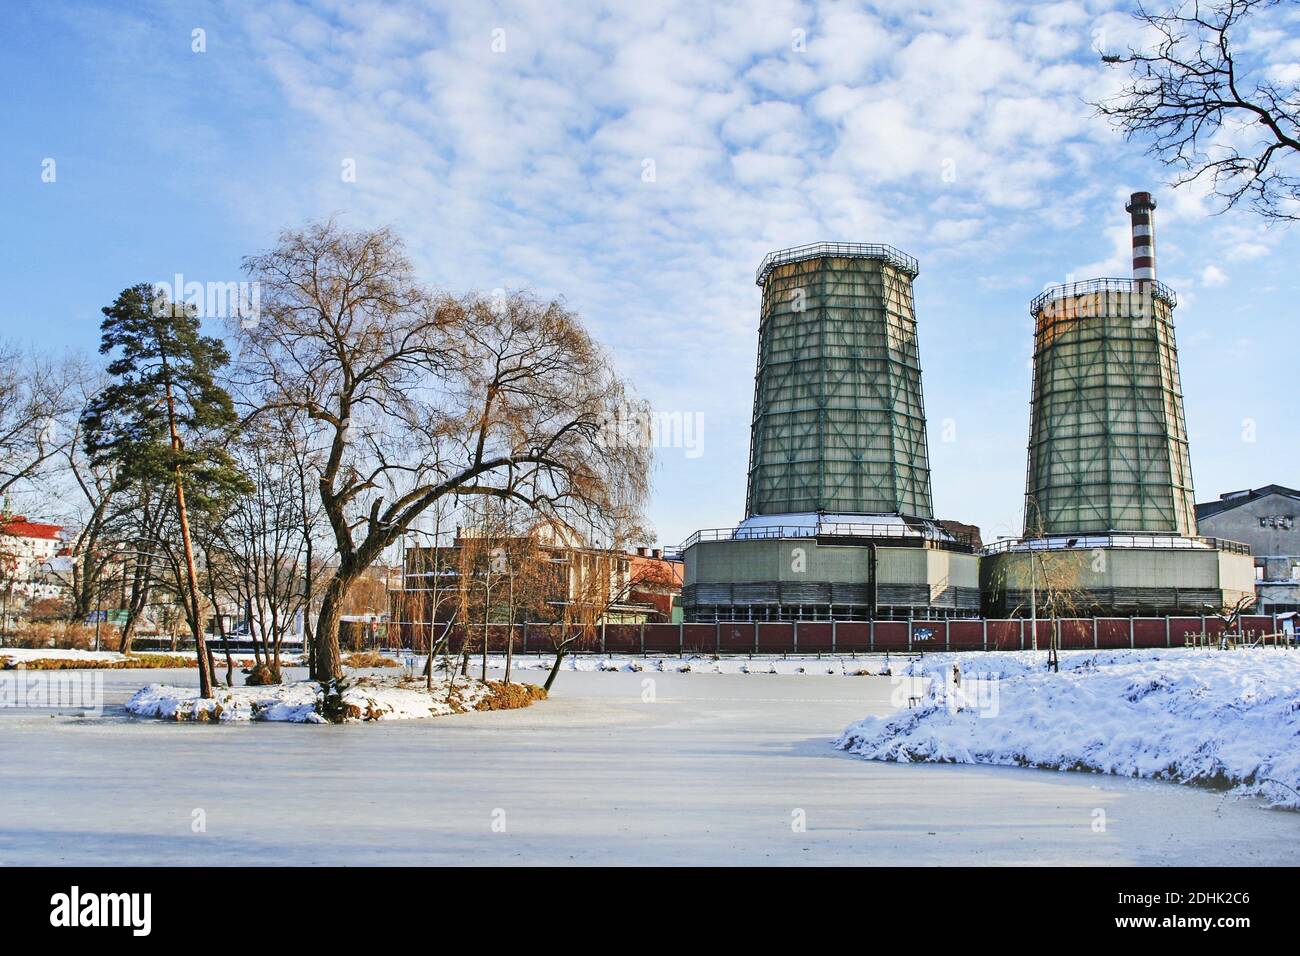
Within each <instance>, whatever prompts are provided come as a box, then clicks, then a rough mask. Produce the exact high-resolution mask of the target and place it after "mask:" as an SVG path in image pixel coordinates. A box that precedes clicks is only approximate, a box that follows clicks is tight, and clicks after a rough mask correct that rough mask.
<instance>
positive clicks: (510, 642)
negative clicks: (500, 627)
mask: <svg viewBox="0 0 1300 956" xmlns="http://www.w3.org/2000/svg"><path fill="white" fill-rule="evenodd" d="M514 659H515V625H514V623H513V622H511V623H510V624H509V625H508V626H507V628H506V679H505V681H506V686H507V687H509V686H510V665H511V664H512V663H514Z"/></svg>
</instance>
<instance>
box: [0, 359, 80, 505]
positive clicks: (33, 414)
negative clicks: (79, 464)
mask: <svg viewBox="0 0 1300 956" xmlns="http://www.w3.org/2000/svg"><path fill="white" fill-rule="evenodd" d="M85 373H86V370H85V367H84V365H83V363H81V362H79V361H77V360H75V359H70V358H69V359H51V358H47V357H44V356H41V355H36V354H32V353H28V352H25V351H23V350H22V349H20V348H18V347H17V346H15V345H10V344H8V343H4V342H0V497H3V496H4V495H6V494H9V493H10V492H12V491H14V490H16V489H17V488H18V487H19V486H20V485H21V484H22V483H24V482H30V480H31V479H33V478H35V477H36V476H37V475H38V474H40V473H41V472H42V471H43V470H44V469H45V468H46V467H47V466H49V465H50V464H52V463H53V462H54V461H55V460H56V459H57V458H58V456H59V455H60V454H61V453H62V452H63V450H64V449H65V448H66V447H67V444H68V442H69V441H70V440H71V434H70V432H69V429H68V427H67V426H68V420H69V416H70V414H76V413H77V412H79V411H80V406H81V403H80V402H79V400H78V399H79V396H78V385H79V384H80V383H82V382H83V381H84V380H85Z"/></svg>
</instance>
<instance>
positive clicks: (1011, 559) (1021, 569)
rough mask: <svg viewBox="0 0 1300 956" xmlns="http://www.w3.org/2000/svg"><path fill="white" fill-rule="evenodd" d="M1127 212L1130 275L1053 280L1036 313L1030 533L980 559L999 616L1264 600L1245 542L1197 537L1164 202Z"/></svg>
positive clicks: (1192, 607)
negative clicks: (1164, 247) (1159, 211)
mask: <svg viewBox="0 0 1300 956" xmlns="http://www.w3.org/2000/svg"><path fill="white" fill-rule="evenodd" d="M1125 208H1126V209H1127V210H1128V212H1129V214H1130V217H1131V224H1132V236H1133V277H1132V278H1131V279H1124V278H1102V279H1088V280H1085V281H1081V282H1073V283H1069V284H1066V285H1058V286H1054V287H1052V288H1049V289H1047V290H1046V291H1045V292H1043V293H1042V294H1041V295H1039V296H1037V297H1036V298H1035V299H1034V300H1033V302H1032V303H1031V305H1030V312H1031V314H1032V316H1033V319H1034V328H1035V332H1034V377H1033V395H1032V404H1031V411H1030V436H1029V456H1028V458H1029V461H1028V468H1027V474H1026V480H1025V524H1024V534H1023V537H1022V538H1021V539H1019V540H1015V541H1005V542H1000V543H998V544H995V545H992V546H990V547H987V548H985V549H984V551H983V554H984V562H983V566H982V569H981V584H982V588H983V591H984V597H985V608H986V611H988V613H990V614H995V615H1012V616H1015V615H1026V614H1030V613H1033V612H1034V611H1035V610H1038V609H1039V608H1041V607H1042V604H1041V603H1040V602H1045V603H1046V604H1047V606H1048V607H1049V608H1050V609H1051V610H1052V612H1053V613H1058V614H1063V613H1072V614H1073V613H1081V614H1094V613H1101V614H1123V615H1129V614H1145V615H1156V614H1179V613H1195V614H1204V613H1206V612H1207V611H1213V612H1218V611H1220V610H1222V609H1224V608H1229V607H1233V606H1234V605H1236V604H1237V603H1238V602H1239V601H1241V600H1242V599H1244V598H1246V597H1248V596H1249V595H1251V594H1253V592H1254V573H1253V570H1252V564H1253V562H1252V560H1251V557H1250V550H1249V548H1248V547H1247V546H1246V545H1245V544H1243V543H1240V542H1236V541H1230V540H1220V539H1216V538H1210V537H1201V536H1199V532H1198V528H1197V516H1196V507H1195V504H1194V496H1193V490H1192V471H1191V459H1190V456H1189V453H1188V445H1187V426H1186V423H1185V421H1184V418H1183V396H1182V386H1181V383H1180V381H1179V375H1178V351H1177V346H1176V344H1175V340H1174V323H1173V315H1174V309H1175V307H1176V305H1177V300H1176V297H1175V295H1174V292H1173V291H1172V290H1171V289H1169V288H1168V287H1166V286H1164V285H1163V284H1161V283H1160V282H1159V281H1158V280H1157V278H1156V257H1155V202H1154V200H1153V199H1152V198H1151V195H1150V193H1145V192H1139V193H1134V194H1133V195H1132V197H1131V199H1130V201H1129V203H1128V204H1127V206H1126V207H1125ZM1036 605H1037V607H1036ZM1040 613H1041V611H1040Z"/></svg>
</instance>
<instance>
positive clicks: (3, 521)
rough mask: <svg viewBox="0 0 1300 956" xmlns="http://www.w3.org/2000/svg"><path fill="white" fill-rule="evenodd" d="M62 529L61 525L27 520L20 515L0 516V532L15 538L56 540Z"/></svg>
mask: <svg viewBox="0 0 1300 956" xmlns="http://www.w3.org/2000/svg"><path fill="white" fill-rule="evenodd" d="M62 530H63V525H58V524H45V523H43V522H40V521H28V520H27V518H26V517H24V516H22V515H15V516H14V517H12V518H0V534H8V535H12V536H14V537H15V538H42V539H44V540H46V541H58V540H59V532H60V531H62Z"/></svg>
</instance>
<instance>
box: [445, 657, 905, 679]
mask: <svg viewBox="0 0 1300 956" xmlns="http://www.w3.org/2000/svg"><path fill="white" fill-rule="evenodd" d="M926 656H927V658H928V657H929V655H926ZM906 660H907V655H904V654H892V655H887V654H885V653H884V652H883V651H882V652H880V653H878V654H858V655H856V656H854V655H851V654H822V655H821V657H818V656H817V655H815V654H786V655H777V654H756V655H754V656H753V657H750V656H748V655H744V654H737V655H732V656H727V657H714V656H713V655H711V654H704V655H692V654H686V655H678V654H665V655H662V656H660V655H656V654H647V655H645V656H644V657H643V656H642V655H640V654H612V653H611V654H570V655H567V656H566V657H565V658H564V661H563V662H562V663H561V665H560V670H563V671H608V672H610V673H615V672H622V673H636V672H638V671H655V672H658V673H664V674H667V673H680V674H821V675H826V674H833V675H836V676H845V675H847V676H850V677H860V676H866V675H872V676H878V675H881V674H889V673H890V672H891V671H890V669H891V668H892V669H893V671H892V672H893V673H898V669H899V667H900V666H902V664H903V663H904V662H905V661H906ZM475 661H476V663H477V658H475ZM554 663H555V658H554V657H552V656H549V655H536V654H527V655H525V654H516V655H515V656H514V660H513V663H512V664H511V668H512V669H513V670H516V671H535V670H541V671H549V670H550V669H551V666H552V665H553V664H554ZM435 666H440V665H435ZM488 667H490V668H494V669H498V670H499V669H501V668H503V667H505V656H504V655H501V654H491V655H489V656H488Z"/></svg>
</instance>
